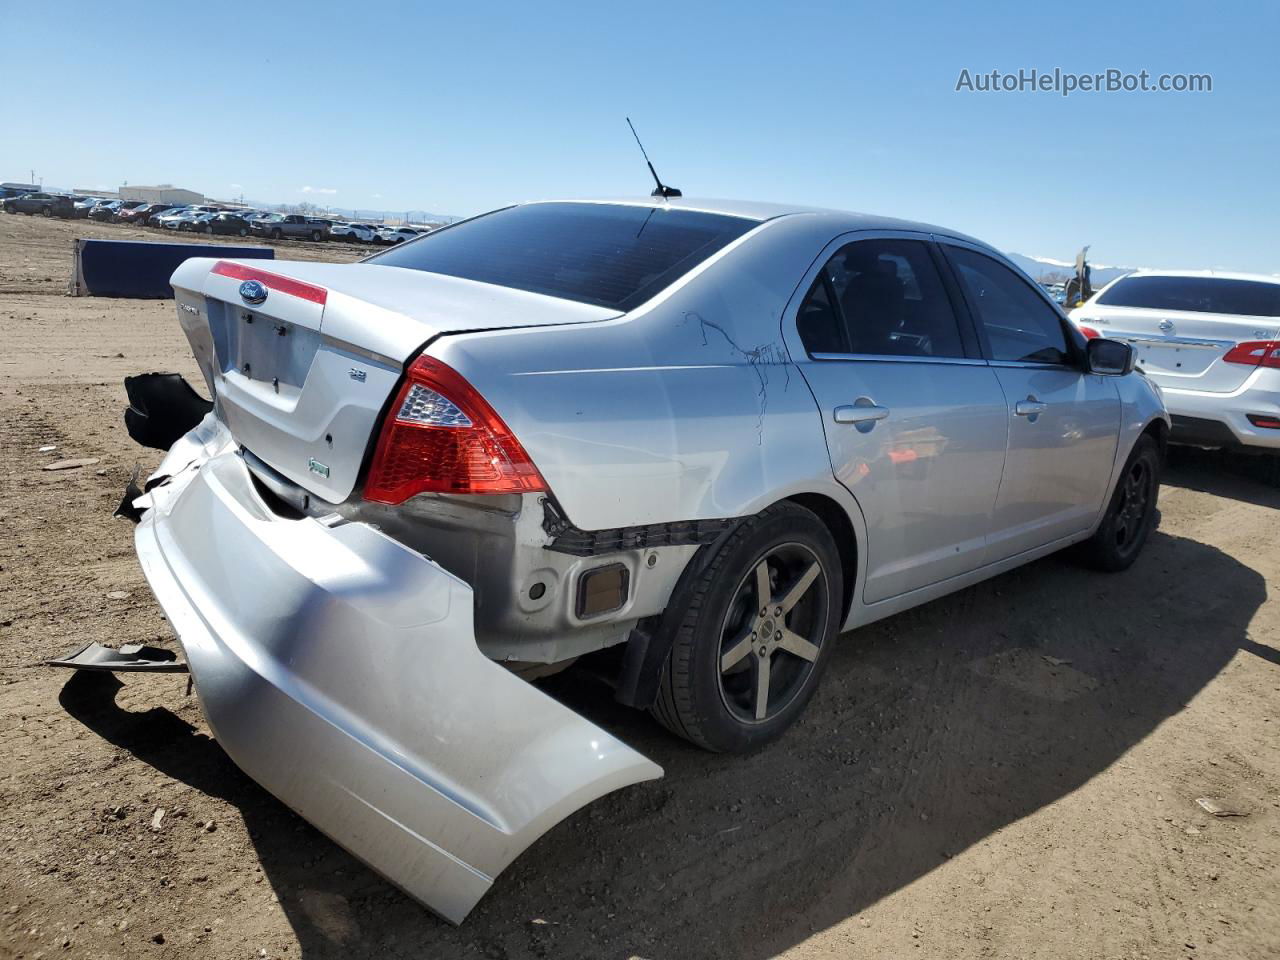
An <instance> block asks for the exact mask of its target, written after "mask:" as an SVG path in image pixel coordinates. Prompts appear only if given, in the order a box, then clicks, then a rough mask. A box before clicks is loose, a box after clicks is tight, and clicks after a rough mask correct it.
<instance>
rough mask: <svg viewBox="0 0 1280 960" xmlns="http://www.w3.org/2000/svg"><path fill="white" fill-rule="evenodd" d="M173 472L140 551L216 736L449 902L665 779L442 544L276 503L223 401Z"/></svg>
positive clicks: (408, 880) (461, 903)
mask: <svg viewBox="0 0 1280 960" xmlns="http://www.w3.org/2000/svg"><path fill="white" fill-rule="evenodd" d="M160 472H161V473H167V474H169V475H171V476H172V479H171V480H170V481H169V483H167V484H165V485H163V486H159V487H157V488H155V489H154V490H153V491H152V492H151V493H150V494H148V495H147V497H146V498H144V500H145V501H146V502H147V503H149V504H150V509H148V510H147V512H146V514H145V516H144V518H143V521H142V523H141V524H139V526H138V529H137V533H136V543H137V550H138V557H139V560H140V561H141V564H142V568H143V572H144V573H145V574H146V577H147V580H148V582H149V583H150V585H151V588H152V590H153V591H154V593H155V595H156V598H157V599H158V600H159V601H160V605H161V606H162V607H163V608H164V611H165V615H166V616H167V617H168V618H169V620H170V621H171V622H172V624H173V626H174V629H175V630H176V631H177V632H178V635H179V636H180V637H181V638H182V644H183V648H184V650H185V652H186V655H187V661H188V663H189V664H190V668H191V672H192V675H193V677H194V679H195V683H196V689H197V691H198V692H199V695H200V702H201V706H202V707H203V709H204V712H205V715H206V716H207V717H208V720H209V725H210V727H211V728H212V729H213V733H214V736H216V737H217V739H218V742H219V743H220V744H221V745H222V747H223V748H224V749H225V750H226V751H227V753H228V754H229V755H230V756H231V758H232V759H233V760H235V762H236V763H237V764H238V765H239V766H240V767H241V768H242V769H243V770H244V771H245V772H246V773H248V774H249V775H250V776H251V777H253V778H254V779H255V780H257V781H258V782H259V783H261V784H262V785H263V786H264V787H265V788H266V789H268V790H269V791H271V792H272V793H274V794H276V795H277V796H278V797H280V798H281V799H282V800H284V801H285V802H286V803H287V804H289V805H290V806H292V807H293V808H294V809H295V810H297V811H298V813H299V814H301V815H302V816H303V817H305V818H306V819H307V820H309V821H310V822H311V823H313V824H314V825H315V826H316V827H318V828H319V829H320V830H322V831H324V832H325V833H327V834H328V835H329V836H331V837H333V839H335V840H336V841H337V842H338V843H340V844H341V845H342V846H344V847H346V848H347V849H348V850H350V851H351V852H352V853H353V854H355V855H356V856H357V857H359V858H360V859H362V860H364V861H366V862H367V863H369V864H370V865H371V866H373V867H374V868H375V869H377V870H378V871H379V872H381V873H383V874H384V875H386V876H387V877H388V878H389V879H390V880H392V881H394V882H395V883H396V884H398V885H399V886H401V887H403V888H404V889H405V890H406V891H408V892H409V893H410V894H412V895H413V896H415V897H417V898H418V899H419V900H421V901H422V902H423V903H425V904H427V905H429V906H430V907H431V908H432V909H434V910H435V911H437V912H438V913H440V914H441V915H442V916H444V917H445V918H446V919H449V920H452V921H454V922H455V923H456V922H460V921H461V920H462V918H463V917H465V916H466V914H467V912H468V911H469V910H470V909H471V908H472V907H473V906H474V905H475V903H476V902H477V901H478V900H479V899H480V897H481V896H483V894H484V893H485V891H486V890H488V888H489V886H490V885H491V884H492V882H493V878H494V877H495V876H497V874H498V873H499V872H500V871H501V870H502V869H503V868H504V867H506V866H507V864H508V863H510V862H511V861H512V860H513V859H515V857H516V856H517V855H519V853H520V852H521V851H522V850H524V849H525V847H527V846H528V845H529V844H530V843H532V842H533V841H534V840H535V839H537V837H539V836H541V835H542V834H543V833H544V832H545V831H546V830H548V829H549V828H550V827H551V826H553V825H554V824H555V823H557V822H558V821H560V820H561V819H563V818H564V817H565V816H567V815H568V814H570V813H572V812H573V811H574V810H576V809H577V808H578V807H580V806H582V805H583V804H585V803H588V802H589V801H591V800H593V799H595V798H597V797H599V796H601V795H602V794H604V793H607V792H608V791H610V790H614V789H617V788H618V787H621V786H626V785H628V784H632V783H636V782H639V781H642V780H648V779H652V778H654V777H658V776H661V774H662V770H661V769H660V768H659V767H658V766H656V765H655V764H653V763H652V762H650V761H648V760H646V759H645V758H644V757H642V756H640V755H639V754H638V753H636V752H635V751H634V750H631V749H630V748H629V747H627V746H625V745H623V744H622V743H620V742H618V741H617V740H616V739H615V738H614V737H612V736H611V735H609V734H608V733H607V732H605V731H604V730H601V729H600V728H598V727H596V726H595V725H594V724H592V723H590V722H589V721H587V720H585V719H583V718H582V717H580V716H578V715H577V714H575V713H573V712H572V711H570V710H568V709H567V708H565V707H562V706H560V705H559V704H558V703H556V702H555V701H553V700H552V699H550V698H549V697H547V696H546V695H545V694H542V693H540V692H539V691H538V690H536V689H535V688H534V687H533V686H531V685H530V684H528V683H526V682H524V681H523V680H521V679H519V678H518V677H516V676H515V675H514V674H512V673H510V672H508V671H507V670H505V669H504V668H502V667H500V666H498V665H497V664H495V663H493V662H491V661H490V660H489V659H488V658H486V657H485V656H483V655H482V654H481V653H480V651H479V650H478V649H477V648H476V645H475V640H474V637H473V632H472V627H471V618H472V596H471V588H470V587H469V586H467V585H466V584H465V583H463V582H462V581H460V580H458V579H457V578H456V577H453V576H452V575H450V574H448V573H446V572H445V571H444V570H443V569H441V568H440V567H439V566H437V565H436V564H435V563H433V562H432V561H431V560H430V559H428V558H426V557H423V556H422V555H421V554H419V553H416V552H414V551H412V550H409V549H408V548H406V547H404V546H403V545H402V544H400V543H398V542H396V541H395V540H392V539H391V538H390V537H387V536H386V535H384V534H382V533H380V532H378V531H377V530H376V529H374V528H373V527H371V526H369V525H367V524H360V523H336V524H333V523H326V522H321V521H318V520H315V519H312V518H305V519H301V520H290V519H283V518H281V517H278V516H276V515H275V514H273V513H272V512H271V510H270V509H269V508H268V507H267V505H266V504H265V503H263V502H262V501H261V500H260V499H259V498H258V497H257V496H256V495H255V493H254V491H253V487H252V483H251V480H250V476H249V473H248V471H247V470H246V468H245V465H244V462H243V460H242V459H241V458H240V457H239V456H237V454H236V443H235V441H234V440H233V439H232V438H231V436H230V434H229V433H228V432H227V431H226V430H225V428H223V427H222V426H221V425H220V424H219V423H218V422H217V421H216V420H215V419H214V418H213V416H212V415H211V416H210V417H208V418H206V420H205V422H204V423H203V424H202V425H201V426H200V427H197V428H196V430H194V431H192V433H191V434H188V435H187V437H185V438H183V440H181V441H179V443H178V444H177V445H176V446H175V447H174V448H173V449H172V450H171V451H170V453H169V455H168V457H167V458H166V459H165V462H164V463H163V464H162V465H161V467H160ZM210 530H212V531H215V535H214V536H210V535H209V531H210Z"/></svg>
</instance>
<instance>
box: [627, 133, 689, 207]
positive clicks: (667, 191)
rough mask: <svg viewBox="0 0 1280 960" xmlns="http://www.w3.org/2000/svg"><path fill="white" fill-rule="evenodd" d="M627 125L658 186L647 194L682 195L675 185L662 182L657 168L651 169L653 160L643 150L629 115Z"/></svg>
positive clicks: (661, 195) (654, 195)
mask: <svg viewBox="0 0 1280 960" xmlns="http://www.w3.org/2000/svg"><path fill="white" fill-rule="evenodd" d="M627 126H628V127H630V128H631V135H632V136H633V137H635V138H636V146H637V147H639V148H640V152H641V153H642V154H644V162H645V163H647V164H648V165H649V172H650V173H651V174H653V182H654V183H656V184H657V185H658V186H657V187H656V188H655V189H654V191H653V193H651V194H649V196H651V197H663V198H666V197H683V196H684V194H683V193H681V192H680V191H679V190H677V189H676V188H675V187H668V186H667V185H666V184H664V183H663V182H662V181H661V180H660V179H659V178H658V171H657V170H655V169H653V161H652V160H650V159H649V153H648V151H647V150H645V148H644V144H643V143H641V142H640V134H638V133H636V127H635V124H633V123H632V122H631V118H630V117H627Z"/></svg>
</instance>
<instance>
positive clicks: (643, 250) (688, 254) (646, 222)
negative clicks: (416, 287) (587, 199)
mask: <svg viewBox="0 0 1280 960" xmlns="http://www.w3.org/2000/svg"><path fill="white" fill-rule="evenodd" d="M755 226H757V221H755V220H747V219H744V218H742V217H729V216H723V215H720V214H714V213H699V212H696V211H693V210H671V209H663V208H661V207H628V206H622V205H620V204H603V203H535V204H529V205H527V206H520V207H508V208H507V209H505V210H498V211H495V212H494V213H488V214H485V215H484V216H481V217H477V218H475V219H474V220H467V221H464V222H463V223H459V224H455V225H454V226H451V227H446V228H443V229H441V230H436V231H433V232H432V233H428V234H426V235H425V236H423V237H422V238H420V239H417V240H413V241H412V242H410V243H407V244H405V245H404V246H401V247H396V248H394V249H392V250H390V251H388V252H386V253H382V254H379V255H377V256H375V257H372V258H370V260H369V261H368V262H370V263H380V264H383V265H384V266H389V267H407V268H409V269H411V270H425V271H427V272H429V273H442V274H445V275H446V276H450V277H461V278H463V279H465V280H478V281H480V282H482V283H492V284H496V285H498V286H502V287H512V288H514V289H516V290H527V291H529V292H530V293H542V294H546V295H548V296H552V297H560V298H562V299H565V300H576V301H578V302H580V303H591V304H595V305H597V306H601V307H610V308H613V309H617V310H620V311H626V310H630V309H632V308H633V307H636V306H638V305H639V304H641V303H644V302H645V301H646V300H648V299H649V298H650V297H652V296H654V295H655V294H657V293H658V292H660V291H661V290H662V289H664V288H665V287H667V286H669V285H670V284H672V283H673V282H675V281H676V280H677V279H679V278H680V277H682V276H684V274H686V273H688V272H689V271H690V270H692V269H693V268H694V267H696V266H697V265H698V264H699V263H701V262H702V261H704V260H706V259H707V258H708V257H710V256H711V255H712V254H713V253H715V252H716V251H717V250H720V249H721V248H723V247H724V246H726V245H727V244H729V243H731V242H732V241H734V240H736V239H737V238H738V237H740V236H742V235H743V234H744V233H746V232H747V231H748V230H750V229H751V228H752V227H755Z"/></svg>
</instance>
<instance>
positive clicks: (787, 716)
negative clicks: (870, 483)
mask: <svg viewBox="0 0 1280 960" xmlns="http://www.w3.org/2000/svg"><path fill="white" fill-rule="evenodd" d="M703 549H704V551H706V555H705V556H704V559H703V561H701V562H696V563H691V564H690V567H689V570H688V572H687V573H686V576H685V578H684V579H682V581H681V584H680V586H679V587H678V588H677V590H676V592H675V594H674V595H673V596H672V600H671V603H670V604H669V605H668V607H667V613H666V615H665V620H664V623H663V625H662V629H663V630H664V631H670V632H671V633H670V635H671V637H672V640H671V644H672V646H671V654H670V657H669V659H668V661H667V665H666V668H665V669H664V671H663V674H662V681H661V684H660V686H659V693H658V701H657V703H656V704H655V705H654V707H653V713H654V716H656V717H657V718H658V720H659V721H661V722H662V723H663V724H664V725H665V726H666V727H668V728H669V729H670V730H672V731H674V732H675V733H678V734H680V735H681V736H683V737H686V738H688V739H689V740H692V741H693V742H694V743H696V744H698V745H700V746H703V747H706V748H707V749H709V750H718V751H725V752H743V751H747V750H751V749H754V748H755V747H758V746H760V745H761V744H763V743H765V742H767V741H769V740H771V739H773V738H774V737H776V736H778V735H780V734H781V733H782V732H783V731H784V730H786V729H787V727H789V726H790V725H791V724H792V723H794V722H795V720H796V719H797V717H799V715H800V713H801V711H802V710H803V709H804V706H805V704H806V703H807V702H808V700H809V697H810V696H812V694H813V691H814V689H815V688H816V686H817V683H818V679H819V677H820V676H821V674H822V669H823V667H824V666H825V663H826V660H827V654H828V652H829V650H830V648H831V645H832V639H833V638H834V636H835V633H836V630H837V628H838V627H839V621H840V617H841V615H842V613H843V609H844V608H843V602H842V601H843V598H844V589H843V583H844V581H843V576H842V573H841V567H840V554H839V551H838V550H837V548H836V545H835V541H834V540H833V538H832V536H831V531H830V530H828V529H827V527H826V525H825V524H823V522H822V521H821V520H820V519H819V518H818V517H817V516H816V515H815V514H814V513H812V512H810V511H809V510H806V509H805V508H803V507H801V506H799V505H797V504H794V503H787V502H784V503H779V504H775V505H774V506H772V507H770V508H768V509H767V510H765V511H763V512H762V513H760V514H758V515H757V516H754V517H750V518H748V519H746V520H743V521H742V522H741V523H740V525H739V526H738V527H737V528H736V529H735V530H734V532H733V534H732V535H731V536H730V537H729V538H728V539H727V540H726V541H725V542H723V543H722V544H719V545H717V546H708V547H705V548H703Z"/></svg>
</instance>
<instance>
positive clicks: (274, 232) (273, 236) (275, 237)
mask: <svg viewBox="0 0 1280 960" xmlns="http://www.w3.org/2000/svg"><path fill="white" fill-rule="evenodd" d="M271 239H272V240H279V239H280V231H279V230H272V231H271Z"/></svg>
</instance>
